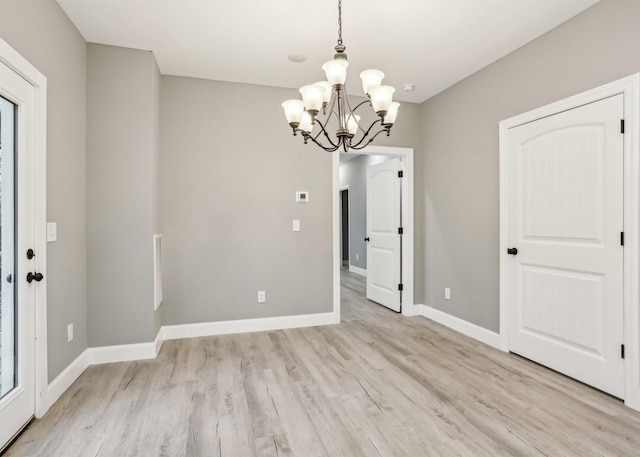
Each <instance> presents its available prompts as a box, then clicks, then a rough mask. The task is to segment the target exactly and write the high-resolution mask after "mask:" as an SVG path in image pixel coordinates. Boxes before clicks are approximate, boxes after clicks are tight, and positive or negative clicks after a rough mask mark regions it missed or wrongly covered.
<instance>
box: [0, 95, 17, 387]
mask: <svg viewBox="0 0 640 457" xmlns="http://www.w3.org/2000/svg"><path fill="white" fill-rule="evenodd" d="M15 112H16V106H15V105H14V104H13V103H11V102H10V101H8V100H6V99H4V98H2V97H0V398H1V397H4V396H5V395H6V394H8V393H9V392H11V391H12V390H13V389H14V388H15V387H16V385H17V376H16V373H17V360H18V357H17V347H16V337H17V334H16V333H17V326H16V324H17V307H16V301H15V293H14V288H13V284H14V281H13V279H14V278H13V276H14V258H15V257H14V250H15V236H14V228H15V224H14V207H15V206H14V155H15V154H14V153H15V138H14V136H15Z"/></svg>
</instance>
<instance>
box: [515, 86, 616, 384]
mask: <svg viewBox="0 0 640 457" xmlns="http://www.w3.org/2000/svg"><path fill="white" fill-rule="evenodd" d="M622 117H623V96H622V95H618V96H615V97H611V98H607V99H604V100H601V101H598V102H595V103H591V104H588V105H585V106H582V107H579V108H575V109H572V110H569V111H565V112H562V113H559V114H556V115H554V116H550V117H547V118H543V119H540V120H537V121H535V122H531V123H528V124H525V125H522V126H519V127H516V128H513V129H511V130H510V131H509V133H508V141H509V143H508V147H509V149H508V151H509V178H508V179H509V243H510V246H509V248H510V253H511V254H512V255H511V256H509V257H510V259H509V260H508V266H507V269H508V277H509V284H508V290H509V304H508V306H509V316H510V318H509V329H508V331H509V333H508V341H509V349H510V350H511V351H513V352H515V353H518V354H520V355H523V356H524V357H527V358H529V359H531V360H534V361H536V362H538V363H541V364H543V365H546V366H548V367H550V368H552V369H554V370H556V371H559V372H562V373H565V374H567V375H569V376H571V377H573V378H576V379H578V380H580V381H582V382H584V383H586V384H589V385H591V386H594V387H596V388H598V389H601V390H603V391H605V392H608V393H610V394H612V395H615V396H617V397H623V394H624V364H623V360H622V358H621V344H622V343H623V246H621V232H622V230H623V134H622V133H621V129H620V124H621V122H620V121H621V119H622ZM514 248H515V249H517V252H516V251H514V250H513V249H514Z"/></svg>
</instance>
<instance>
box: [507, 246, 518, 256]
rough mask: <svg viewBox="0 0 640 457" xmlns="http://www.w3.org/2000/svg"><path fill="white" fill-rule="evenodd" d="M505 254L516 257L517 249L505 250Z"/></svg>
mask: <svg viewBox="0 0 640 457" xmlns="http://www.w3.org/2000/svg"><path fill="white" fill-rule="evenodd" d="M507 254H510V255H518V248H509V249H507Z"/></svg>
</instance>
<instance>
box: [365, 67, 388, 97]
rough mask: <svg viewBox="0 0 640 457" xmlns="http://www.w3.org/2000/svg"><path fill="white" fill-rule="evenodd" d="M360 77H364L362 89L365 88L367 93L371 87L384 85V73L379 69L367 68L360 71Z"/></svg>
mask: <svg viewBox="0 0 640 457" xmlns="http://www.w3.org/2000/svg"><path fill="white" fill-rule="evenodd" d="M360 78H361V79H362V90H364V93H365V94H368V93H369V92H370V91H371V89H375V88H376V87H380V85H382V79H383V78H384V73H382V72H381V71H379V70H365V71H363V72H362V73H360Z"/></svg>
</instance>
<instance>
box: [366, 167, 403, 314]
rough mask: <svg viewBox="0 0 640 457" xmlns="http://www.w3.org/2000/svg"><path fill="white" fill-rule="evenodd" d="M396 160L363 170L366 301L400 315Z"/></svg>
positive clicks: (399, 224)
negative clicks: (365, 221)
mask: <svg viewBox="0 0 640 457" xmlns="http://www.w3.org/2000/svg"><path fill="white" fill-rule="evenodd" d="M400 170H401V162H400V159H399V158H393V159H389V160H387V161H386V162H383V163H380V164H378V165H373V166H370V167H368V168H367V239H368V241H367V298H368V299H369V300H372V301H374V302H376V303H380V304H381V305H384V306H386V307H387V308H390V309H392V310H394V311H396V312H400V307H401V292H400V290H399V284H400V283H401V282H402V276H401V271H402V270H401V269H402V263H401V246H402V241H401V240H402V235H400V234H399V233H398V228H399V227H401V226H402V220H401V205H400V203H401V202H400V198H401V182H402V181H401V178H399V177H398V171H400Z"/></svg>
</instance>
